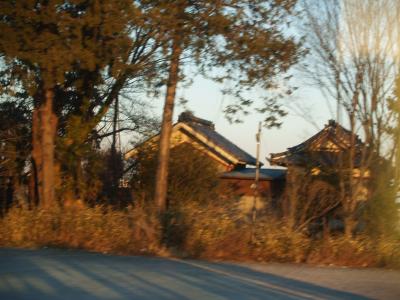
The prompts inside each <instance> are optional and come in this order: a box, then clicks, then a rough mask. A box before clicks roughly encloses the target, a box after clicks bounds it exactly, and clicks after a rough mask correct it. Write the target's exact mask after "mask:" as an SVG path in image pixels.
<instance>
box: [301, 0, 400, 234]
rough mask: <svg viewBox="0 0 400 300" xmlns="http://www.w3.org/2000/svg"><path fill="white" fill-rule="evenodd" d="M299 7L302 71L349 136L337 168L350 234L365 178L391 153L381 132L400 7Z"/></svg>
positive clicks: (336, 1) (395, 60) (356, 0)
mask: <svg viewBox="0 0 400 300" xmlns="http://www.w3.org/2000/svg"><path fill="white" fill-rule="evenodd" d="M303 7H304V17H305V18H304V20H305V21H304V22H303V23H302V26H301V28H302V30H303V32H304V33H305V35H306V46H307V47H308V49H309V56H308V59H307V60H306V66H305V68H304V69H303V70H304V71H306V74H307V75H308V77H307V78H308V79H309V80H311V82H312V83H313V84H316V85H317V86H318V87H320V88H321V89H322V90H323V91H324V92H325V93H326V95H327V96H328V97H329V99H330V100H331V101H333V102H334V103H336V105H337V116H336V118H337V120H338V121H339V122H341V123H344V124H345V126H348V127H349V128H350V132H351V134H352V138H351V141H350V144H349V145H348V151H347V153H344V154H343V155H342V160H341V163H340V164H339V165H338V172H340V175H341V176H340V178H341V180H340V184H339V186H340V194H341V196H340V199H341V204H342V209H343V213H344V216H343V218H344V223H345V234H346V236H351V234H352V232H353V230H354V228H355V226H356V224H357V220H356V211H357V206H358V199H359V197H358V196H359V194H360V193H361V192H362V189H363V188H364V186H365V181H366V178H367V177H369V179H368V180H371V179H373V178H372V177H373V176H374V174H369V172H370V170H371V168H372V166H373V165H374V164H376V163H377V161H378V160H379V159H380V157H382V156H386V155H387V154H388V150H392V147H391V142H393V139H391V137H390V136H389V135H387V134H386V129H387V127H388V126H389V125H390V124H391V123H392V122H393V117H394V113H393V111H391V110H390V108H389V105H388V99H389V97H390V95H391V93H392V92H393V88H394V83H395V78H396V75H397V74H398V71H399V67H400V64H399V58H400V57H399V54H400V51H399V45H398V41H399V37H400V35H399V30H400V18H399V16H400V13H399V11H400V3H399V2H398V1H396V0H379V1H376V0H321V1H309V0H304V1H303ZM357 135H359V136H360V137H361V138H362V139H363V140H364V143H362V144H360V143H358V142H357ZM355 171H356V173H355ZM371 192H373V191H371Z"/></svg>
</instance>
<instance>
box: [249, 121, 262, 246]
mask: <svg viewBox="0 0 400 300" xmlns="http://www.w3.org/2000/svg"><path fill="white" fill-rule="evenodd" d="M256 142H257V146H256V177H255V179H254V183H253V184H252V188H253V190H254V197H253V209H252V216H251V221H252V224H251V225H252V232H251V241H252V242H253V241H254V229H255V225H256V218H257V200H258V192H259V189H258V182H259V179H260V144H261V122H259V123H258V131H257V134H256Z"/></svg>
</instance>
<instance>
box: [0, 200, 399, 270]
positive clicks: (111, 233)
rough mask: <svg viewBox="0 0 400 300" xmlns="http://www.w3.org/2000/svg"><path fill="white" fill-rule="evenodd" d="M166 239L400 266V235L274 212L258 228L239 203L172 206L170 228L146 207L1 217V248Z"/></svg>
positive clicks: (261, 254)
mask: <svg viewBox="0 0 400 300" xmlns="http://www.w3.org/2000/svg"><path fill="white" fill-rule="evenodd" d="M252 232H253V233H254V234H253V235H252ZM252 236H253V239H252V238H251V237H252ZM162 237H163V239H162ZM161 241H162V242H163V243H165V244H166V245H167V246H168V247H169V249H170V250H171V252H173V253H175V254H176V255H179V256H182V257H199V258H205V259H229V260H253V261H279V262H298V263H299V262H305V263H312V264H326V265H332V264H333V265H346V266H391V267H400V239H393V238H392V239H389V238H384V237H381V238H378V239H376V238H375V239H373V240H372V239H371V238H368V236H366V235H361V236H358V237H356V238H354V239H352V240H346V239H345V238H344V237H342V236H336V237H329V238H325V239H319V240H316V239H312V238H310V237H308V236H307V235H306V234H305V233H302V232H293V231H291V230H289V229H288V227H287V226H285V223H284V222H282V221H281V220H277V219H274V218H273V217H271V216H264V217H260V218H258V219H257V223H256V226H254V227H252V224H251V222H250V221H249V220H248V219H247V218H246V217H245V216H243V215H240V214H238V213H237V211H235V209H232V208H231V207H229V208H226V207H222V206H216V205H210V204H209V205H201V204H198V203H194V202H193V203H191V202H188V203H187V204H185V205H183V206H181V207H179V208H175V209H172V210H171V211H170V214H169V216H168V218H167V220H166V222H165V224H164V231H163V232H162V231H161V226H160V225H159V222H158V221H157V218H156V217H155V215H154V214H152V213H151V210H148V209H143V208H141V207H135V208H133V207H131V208H128V209H126V210H123V211H118V210H112V209H110V208H107V207H100V206H98V207H93V208H88V207H80V208H74V207H69V208H64V209H60V208H55V209H53V210H50V211H46V210H41V209H35V210H29V209H26V208H12V209H11V210H10V211H9V212H8V214H7V215H6V216H5V217H4V218H3V219H0V246H8V247H29V248H35V247H44V246H50V247H65V248H80V249H86V250H91V251H99V252H103V253H104V252H105V253H117V254H155V255H157V254H160V253H161V248H162V247H160V245H161V244H162V242H161Z"/></svg>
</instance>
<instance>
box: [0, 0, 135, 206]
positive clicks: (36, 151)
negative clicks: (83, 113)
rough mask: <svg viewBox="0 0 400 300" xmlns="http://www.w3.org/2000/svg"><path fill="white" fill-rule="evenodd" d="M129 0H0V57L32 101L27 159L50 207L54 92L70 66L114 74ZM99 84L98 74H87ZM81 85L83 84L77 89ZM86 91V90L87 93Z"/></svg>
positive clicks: (125, 43) (122, 51)
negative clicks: (106, 69)
mask: <svg viewBox="0 0 400 300" xmlns="http://www.w3.org/2000/svg"><path fill="white" fill-rule="evenodd" d="M133 16H134V9H133V3H132V1H129V0H114V1H96V0H94V1H79V0H76V1H72V0H71V1H67V0H43V1H31V0H18V1H16V0H15V1H12V0H11V1H2V2H1V3H0V56H1V57H2V59H3V60H4V62H5V64H6V70H5V73H7V72H8V74H9V76H10V78H12V80H11V82H10V83H11V84H14V87H15V86H18V85H19V87H20V88H21V89H23V90H24V91H26V92H27V93H28V94H29V96H30V97H31V98H32V100H33V114H32V149H33V150H32V158H33V162H34V163H33V166H34V168H33V169H34V173H35V178H36V186H37V191H38V195H37V196H38V198H39V199H40V203H41V205H42V206H43V207H49V206H51V205H53V203H54V200H55V197H54V191H55V189H54V187H55V185H56V183H57V180H56V177H57V172H56V169H57V168H56V166H55V160H54V157H55V153H54V148H55V138H56V134H57V129H58V117H57V115H56V113H55V111H56V109H57V106H56V105H59V106H61V107H63V103H55V101H54V99H55V93H57V91H59V90H66V89H67V86H66V83H67V82H68V77H69V76H70V75H71V74H72V73H73V71H74V69H79V70H85V71H86V72H88V73H91V72H93V71H97V73H96V74H98V71H99V70H102V71H103V72H104V71H105V68H106V67H109V66H110V62H111V61H113V62H114V63H113V65H112V68H111V69H110V70H109V72H110V73H111V74H112V73H118V72H120V68H121V63H119V62H123V61H125V60H126V57H125V56H126V55H127V54H128V53H127V49H129V46H130V43H131V39H130V38H129V32H128V24H129V22H130V21H131V20H132V19H133V18H134V17H133ZM92 80H93V81H96V83H97V84H99V83H101V82H100V81H101V78H99V76H97V77H95V78H92ZM83 88H85V87H83ZM89 93H90V91H89Z"/></svg>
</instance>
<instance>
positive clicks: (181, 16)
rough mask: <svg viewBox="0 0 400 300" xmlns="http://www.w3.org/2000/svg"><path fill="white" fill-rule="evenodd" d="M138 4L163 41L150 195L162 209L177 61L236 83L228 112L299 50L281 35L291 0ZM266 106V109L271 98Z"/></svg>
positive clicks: (267, 84) (177, 0)
mask: <svg viewBox="0 0 400 300" xmlns="http://www.w3.org/2000/svg"><path fill="white" fill-rule="evenodd" d="M141 3H142V9H143V13H144V14H146V15H147V16H148V20H149V22H152V23H153V24H157V28H158V32H159V34H158V35H157V36H155V38H156V39H160V40H161V41H162V45H163V46H164V49H165V52H166V53H167V54H168V59H169V69H168V79H167V88H166V95H165V106H164V112H163V121H162V126H161V135H160V146H159V154H158V168H157V175H156V187H155V196H154V197H155V202H156V203H157V204H158V207H159V209H160V211H161V212H162V211H164V210H165V209H166V193H167V189H168V188H167V178H168V158H169V148H170V147H169V144H170V136H171V131H172V115H173V109H174V102H175V94H176V88H177V84H178V82H179V80H180V76H181V75H182V73H181V72H180V70H181V69H182V64H184V63H185V62H188V61H190V60H191V61H192V62H194V64H195V65H197V66H198V67H199V70H200V71H201V72H202V73H203V74H205V75H209V77H211V78H212V79H215V80H217V81H218V82H222V81H224V80H229V81H230V82H234V83H235V87H234V88H233V89H232V90H230V91H229V92H230V93H231V94H233V95H235V96H236V97H237V99H238V100H239V103H238V104H237V105H234V106H231V107H229V108H228V112H238V110H240V109H241V107H242V106H244V105H248V104H250V103H251V99H247V98H246V97H245V96H246V95H245V92H246V91H248V90H250V89H251V88H253V87H255V86H260V87H262V88H264V89H268V88H270V87H272V86H274V85H275V84H276V82H275V80H276V78H277V77H278V76H279V75H281V74H284V73H285V72H286V71H288V69H289V68H290V66H292V65H293V64H294V63H296V61H297V59H298V57H299V55H300V53H301V51H299V45H298V44H297V43H296V41H295V39H294V38H291V37H288V36H286V35H285V34H284V28H285V24H287V23H288V22H289V21H290V17H291V15H292V14H293V12H294V6H295V3H296V1H295V0H284V1H282V0H266V1H261V0H256V1H254V0H252V1H243V0H199V1H193V0H166V1H164V0H163V1H158V0H156V1H153V0H146V1H141ZM214 71H215V72H214ZM215 74H217V75H215ZM270 105H271V106H270V107H269V109H270V108H271V107H272V106H273V105H274V103H270ZM267 110H268V109H267ZM270 120H274V119H270Z"/></svg>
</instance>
